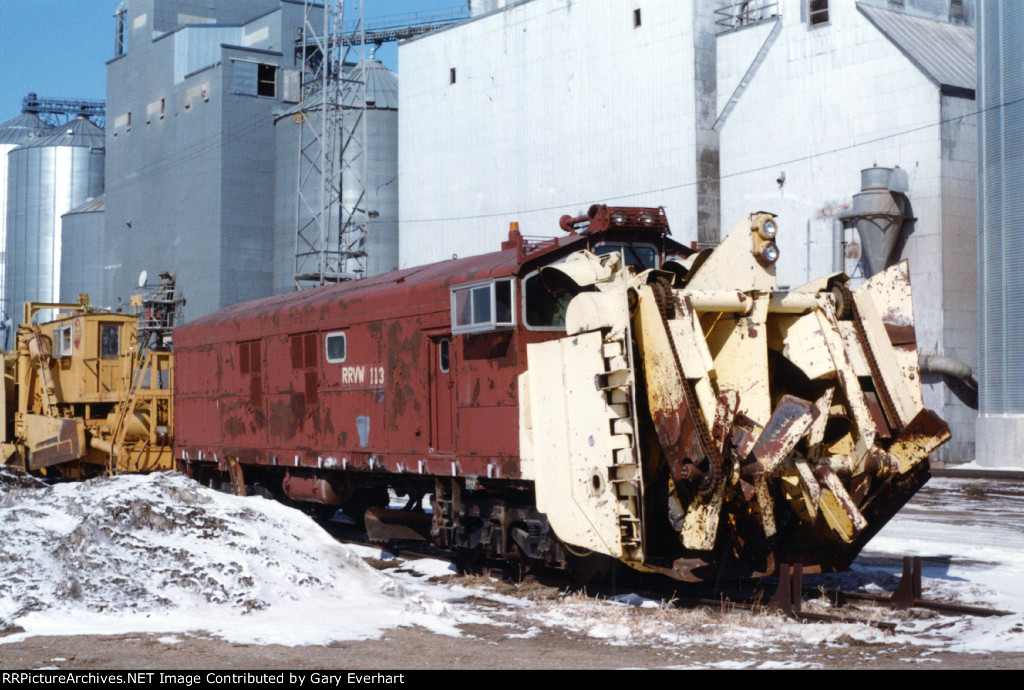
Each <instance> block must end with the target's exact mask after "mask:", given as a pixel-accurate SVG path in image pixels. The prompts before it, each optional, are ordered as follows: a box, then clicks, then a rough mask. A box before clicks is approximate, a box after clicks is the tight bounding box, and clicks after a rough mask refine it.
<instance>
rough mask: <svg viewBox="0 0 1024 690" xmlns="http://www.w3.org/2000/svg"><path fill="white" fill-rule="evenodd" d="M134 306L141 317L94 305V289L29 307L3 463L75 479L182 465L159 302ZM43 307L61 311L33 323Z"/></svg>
mask: <svg viewBox="0 0 1024 690" xmlns="http://www.w3.org/2000/svg"><path fill="white" fill-rule="evenodd" d="M132 305H133V306H134V307H136V308H137V309H138V310H139V313H137V314H134V315H133V314H122V313H112V312H110V311H105V310H100V309H96V308H93V307H92V306H90V304H89V298H88V296H86V295H81V296H80V298H79V302H78V303H52V302H51V303H43V302H29V303H26V304H25V311H24V319H23V322H22V324H21V325H20V326H19V327H18V331H17V336H16V346H15V349H14V350H13V351H12V352H10V353H7V354H6V355H4V362H3V364H4V387H3V389H2V394H3V400H2V401H0V402H2V404H0V415H2V420H0V422H2V423H0V464H5V465H11V466H14V467H18V468H20V469H22V470H24V471H26V472H32V473H34V474H40V475H44V476H49V477H59V478H65V479H84V478H88V477H91V476H97V475H101V474H118V473H122V472H148V471H155V470H169V469H171V468H172V467H173V463H174V459H173V452H172V451H173V440H174V439H173V420H174V407H173V406H174V402H173V398H172V395H171V391H172V386H173V378H174V369H173V361H172V354H171V352H170V350H169V348H168V347H166V344H165V343H164V341H163V340H161V339H160V338H155V339H154V338H152V337H151V336H152V335H153V333H152V331H153V328H152V324H153V323H154V320H155V319H154V313H155V312H154V309H153V305H152V304H151V303H150V302H149V301H147V300H145V299H143V298H133V300H132ZM40 313H42V314H46V313H51V314H53V315H54V316H53V318H51V319H49V320H47V321H45V322H44V323H33V319H36V320H39V319H38V317H37V315H39V314H40ZM163 314H164V312H156V315H157V316H158V317H160V318H159V319H156V320H158V321H160V322H161V323H162V322H164V321H165V320H166V319H164V318H163ZM140 324H141V329H142V330H141V335H140ZM168 332H169V329H168ZM140 342H141V344H142V347H140Z"/></svg>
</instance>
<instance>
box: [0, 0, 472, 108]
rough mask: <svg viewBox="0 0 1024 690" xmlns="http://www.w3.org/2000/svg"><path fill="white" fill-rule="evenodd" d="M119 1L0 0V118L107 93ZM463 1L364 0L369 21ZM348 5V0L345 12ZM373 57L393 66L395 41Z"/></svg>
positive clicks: (444, 7)
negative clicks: (31, 99)
mask: <svg viewBox="0 0 1024 690" xmlns="http://www.w3.org/2000/svg"><path fill="white" fill-rule="evenodd" d="M222 1H225V2H230V1H231V0H222ZM120 2H121V0H0V46H2V54H3V59H2V62H0V66H2V74H3V78H2V79H0V122H6V121H7V120H9V119H11V118H12V117H15V116H16V115H18V114H19V113H20V112H21V100H22V99H23V98H24V97H25V96H26V95H27V94H28V93H29V92H35V93H36V94H37V95H38V96H40V97H43V98H85V99H92V100H102V99H104V98H106V62H107V60H109V59H110V58H111V57H113V55H114V10H115V9H117V6H118V4H120ZM465 6H466V0H364V7H365V10H364V11H365V14H366V23H367V26H368V27H371V26H373V25H374V23H380V22H383V21H386V22H387V23H391V22H392V21H394V20H395V19H396V18H398V17H403V16H405V15H414V14H416V13H426V14H432V13H433V14H436V13H438V12H440V11H443V10H453V9H458V8H464V7H465ZM351 7H352V4H351V2H348V4H347V5H346V15H351ZM346 24H348V22H346ZM377 57H378V58H379V59H380V60H381V61H382V62H384V64H386V65H387V66H388V67H390V68H391V69H397V50H396V48H395V46H394V44H390V45H385V47H384V48H383V49H381V51H379V52H378V54H377Z"/></svg>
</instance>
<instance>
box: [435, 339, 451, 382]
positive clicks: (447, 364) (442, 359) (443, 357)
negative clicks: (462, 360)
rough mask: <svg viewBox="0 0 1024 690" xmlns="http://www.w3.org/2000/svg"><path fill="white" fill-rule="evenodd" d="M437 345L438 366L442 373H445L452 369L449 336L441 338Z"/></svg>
mask: <svg viewBox="0 0 1024 690" xmlns="http://www.w3.org/2000/svg"><path fill="white" fill-rule="evenodd" d="M438 345H439V347H438V348H437V358H438V366H439V367H440V368H441V373H442V374H447V373H448V372H449V371H451V370H452V341H451V339H450V338H442V339H441V342H440V343H438Z"/></svg>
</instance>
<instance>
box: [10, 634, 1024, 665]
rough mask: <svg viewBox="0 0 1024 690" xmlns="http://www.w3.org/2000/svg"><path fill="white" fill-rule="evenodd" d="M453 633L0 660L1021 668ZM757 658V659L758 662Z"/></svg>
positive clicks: (16, 654)
mask: <svg viewBox="0 0 1024 690" xmlns="http://www.w3.org/2000/svg"><path fill="white" fill-rule="evenodd" d="M463 630H464V632H465V634H466V636H465V637H463V638H452V637H447V636H443V635H436V634H433V633H430V632H427V631H425V630H422V629H415V628H404V629H397V630H392V631H390V632H388V633H387V634H386V635H385V636H384V637H383V639H381V640H369V641H362V642H338V643H334V644H331V645H328V646H323V647H318V646H307V647H282V646H277V645H269V646H256V645H242V644H233V643H229V642H224V641H222V640H217V639H210V638H202V637H188V638H184V639H183V640H182V641H181V642H178V643H173V644H168V643H165V642H161V641H159V636H156V635H111V636H103V635H99V636H97V635H90V636H76V637H34V638H30V639H28V640H25V641H23V642H16V643H12V644H0V668H3V669H6V670H15V669H19V670H20V669H41V668H54V669H62V670H97V669H124V670H148V669H160V670H185V669H196V670H198V669H202V670H229V669H237V670H244V669H247V670H256V669H275V670H296V671H298V670H312V669H345V670H353V669H368V670H369V669H372V670H382V671H398V670H423V669H550V670H555V669H591V670H592V669H622V668H653V669H657V668H708V667H719V668H721V667H725V668H758V667H765V668H794V667H797V668H801V667H804V668H805V667H811V668H824V669H910V668H925V669H1021V668H1024V658H1022V657H1021V656H1020V655H1017V654H947V653H935V654H928V655H925V652H927V650H922V649H920V648H912V647H907V646H897V647H880V646H879V645H864V644H863V643H858V642H857V641H853V640H851V641H850V644H849V645H847V646H842V647H836V646H830V647H825V646H822V647H811V648H808V647H806V646H803V647H800V648H790V649H781V648H776V649H773V650H772V651H771V652H763V653H758V652H753V651H744V652H737V651H735V650H728V651H723V650H719V649H716V648H714V647H703V648H699V649H693V648H687V649H674V650H666V649H654V648H647V647H642V646H617V645H610V644H606V643H604V642H602V641H600V640H595V639H593V638H588V637H583V636H576V635H572V634H570V633H566V632H564V631H559V630H546V631H543V632H541V633H540V634H538V635H536V636H535V637H532V638H528V639H521V638H509V637H507V635H508V632H509V631H508V628H506V627H497V626H478V625H475V626H464V627H463ZM762 665H763V666H762Z"/></svg>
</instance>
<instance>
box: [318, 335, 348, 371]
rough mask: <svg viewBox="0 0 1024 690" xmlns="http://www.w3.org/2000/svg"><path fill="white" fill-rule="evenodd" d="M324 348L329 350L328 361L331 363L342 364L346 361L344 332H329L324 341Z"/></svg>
mask: <svg viewBox="0 0 1024 690" xmlns="http://www.w3.org/2000/svg"><path fill="white" fill-rule="evenodd" d="M324 343H325V345H324V349H325V350H326V351H327V361H328V362H330V363H331V364H340V363H341V362H344V361H345V355H346V354H347V352H346V343H345V334H344V333H328V334H327V337H326V339H325V341H324Z"/></svg>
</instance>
